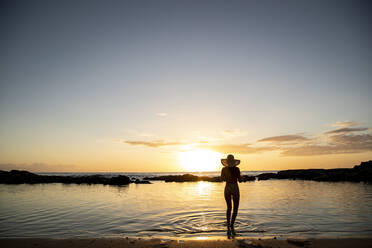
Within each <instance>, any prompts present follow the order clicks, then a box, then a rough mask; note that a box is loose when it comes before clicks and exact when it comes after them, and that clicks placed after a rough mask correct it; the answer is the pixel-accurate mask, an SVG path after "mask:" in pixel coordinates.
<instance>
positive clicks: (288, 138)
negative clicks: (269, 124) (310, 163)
mask: <svg viewBox="0 0 372 248" xmlns="http://www.w3.org/2000/svg"><path fill="white" fill-rule="evenodd" d="M307 140H309V139H308V138H306V137H304V136H301V135H291V134H290V135H281V136H273V137H267V138H263V139H260V140H258V142H273V143H281V142H293V141H307Z"/></svg>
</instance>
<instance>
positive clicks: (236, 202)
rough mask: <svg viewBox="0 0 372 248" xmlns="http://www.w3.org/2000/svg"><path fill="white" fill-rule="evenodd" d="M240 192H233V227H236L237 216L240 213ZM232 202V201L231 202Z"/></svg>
mask: <svg viewBox="0 0 372 248" xmlns="http://www.w3.org/2000/svg"><path fill="white" fill-rule="evenodd" d="M239 200H240V194H239V193H238V194H233V202H234V209H233V214H232V217H231V227H234V223H235V219H236V216H237V215H238V209H239ZM230 204H231V203H230Z"/></svg>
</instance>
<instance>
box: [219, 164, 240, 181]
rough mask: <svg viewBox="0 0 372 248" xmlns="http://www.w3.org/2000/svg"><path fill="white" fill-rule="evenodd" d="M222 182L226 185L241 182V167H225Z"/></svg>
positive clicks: (222, 172)
mask: <svg viewBox="0 0 372 248" xmlns="http://www.w3.org/2000/svg"><path fill="white" fill-rule="evenodd" d="M221 179H222V181H226V183H237V182H238V180H240V169H239V167H236V166H234V167H227V166H226V167H224V168H222V171H221Z"/></svg>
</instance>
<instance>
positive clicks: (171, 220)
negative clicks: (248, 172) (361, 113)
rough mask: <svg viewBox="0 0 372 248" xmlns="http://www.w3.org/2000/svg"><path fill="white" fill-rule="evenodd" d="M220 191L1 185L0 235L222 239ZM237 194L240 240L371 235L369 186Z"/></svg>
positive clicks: (316, 185)
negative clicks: (271, 237)
mask: <svg viewBox="0 0 372 248" xmlns="http://www.w3.org/2000/svg"><path fill="white" fill-rule="evenodd" d="M223 188H224V184H222V183H209V182H198V183H164V182H155V183H154V184H151V185H135V184H131V185H129V186H125V187H115V186H104V185H90V186H89V185H63V184H48V185H1V186H0V213H1V215H0V236H1V237H29V236H33V237H35V236H36V237H43V236H44V237H67V236H70V237H76V236H82V237H83V236H88V237H93V236H105V235H128V236H130V235H140V236H172V237H211V236H225V237H226V234H227V227H226V225H225V222H226V221H225V208H226V206H225V201H224V198H223ZM240 194H241V201H240V208H239V214H238V217H237V221H236V224H235V229H236V232H237V235H239V236H255V237H257V236H261V235H270V236H271V235H272V236H274V235H276V236H280V235H282V236H291V235H293V236H294V235H301V236H310V237H313V236H323V235H324V236H328V235H331V236H332V235H334V236H337V235H348V236H353V235H358V236H359V235H372V225H371V223H372V186H371V185H366V184H357V183H323V182H322V183H320V182H311V181H297V180H296V181H291V180H284V181H279V180H278V181H258V182H249V183H243V184H241V185H240ZM227 236H229V234H228V235H227ZM230 238H233V235H232V233H230Z"/></svg>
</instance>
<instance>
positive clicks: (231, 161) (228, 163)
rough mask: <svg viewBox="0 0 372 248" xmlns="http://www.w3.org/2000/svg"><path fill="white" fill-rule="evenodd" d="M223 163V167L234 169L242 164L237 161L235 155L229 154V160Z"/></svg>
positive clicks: (222, 161)
mask: <svg viewBox="0 0 372 248" xmlns="http://www.w3.org/2000/svg"><path fill="white" fill-rule="evenodd" d="M221 163H222V164H223V166H229V167H234V166H237V165H239V164H240V160H238V159H235V158H234V155H232V154H229V155H227V158H223V159H221Z"/></svg>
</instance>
